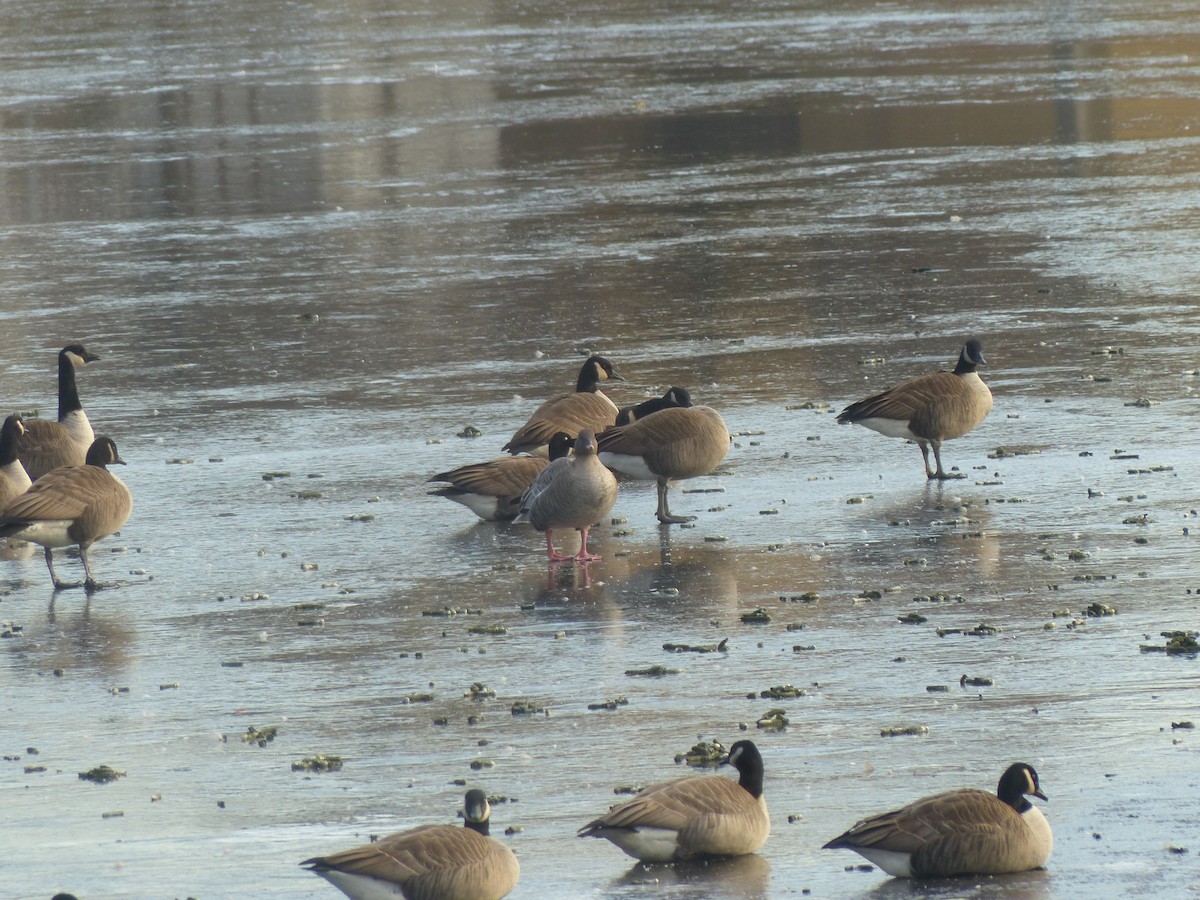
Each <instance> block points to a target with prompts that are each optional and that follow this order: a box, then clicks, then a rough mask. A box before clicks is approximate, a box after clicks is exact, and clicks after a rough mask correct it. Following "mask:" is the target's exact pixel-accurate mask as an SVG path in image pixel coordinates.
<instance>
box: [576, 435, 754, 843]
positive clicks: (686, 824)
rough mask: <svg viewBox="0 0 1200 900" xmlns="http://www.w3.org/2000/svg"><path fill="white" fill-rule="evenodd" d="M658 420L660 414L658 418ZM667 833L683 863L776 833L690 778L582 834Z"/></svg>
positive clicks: (711, 780)
mask: <svg viewBox="0 0 1200 900" xmlns="http://www.w3.org/2000/svg"><path fill="white" fill-rule="evenodd" d="M656 415H657V414H656ZM620 828H625V829H630V828H665V829H671V830H673V831H677V832H679V838H678V845H679V851H680V854H679V855H680V858H687V857H691V856H703V855H709V854H711V855H737V854H741V853H753V852H754V851H755V850H757V849H758V848H759V847H761V846H762V845H763V844H764V843H765V842H766V839H767V836H768V834H769V833H770V830H771V822H770V817H769V816H768V815H767V811H766V804H765V803H764V802H763V801H762V800H761V798H755V797H753V796H751V794H750V793H749V792H748V791H747V790H746V789H745V788H743V787H742V786H741V785H739V784H738V783H737V782H736V781H733V780H732V779H729V778H722V777H720V776H716V775H714V776H712V777H704V776H691V777H688V778H679V779H676V780H674V781H667V782H664V783H662V784H657V785H654V786H652V787H649V788H647V789H646V790H644V791H642V793H640V794H638V795H637V796H636V797H633V798H632V799H630V800H627V801H626V802H625V803H622V804H620V805H619V806H616V807H614V808H613V809H611V810H609V811H608V813H606V814H605V815H603V816H601V817H600V818H598V819H596V820H595V821H594V822H590V823H589V824H587V825H586V826H584V827H583V828H582V829H581V833H582V834H585V835H586V834H590V833H592V832H596V831H600V832H602V831H604V830H605V829H620Z"/></svg>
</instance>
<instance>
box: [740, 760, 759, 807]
mask: <svg viewBox="0 0 1200 900" xmlns="http://www.w3.org/2000/svg"><path fill="white" fill-rule="evenodd" d="M738 784H740V785H741V786H742V787H743V788H745V789H746V791H748V792H749V794H750V796H751V797H754V798H755V799H758V798H759V797H761V796H762V792H763V765H762V760H761V759H757V760H754V761H753V762H748V763H747V764H746V768H744V769H739V770H738Z"/></svg>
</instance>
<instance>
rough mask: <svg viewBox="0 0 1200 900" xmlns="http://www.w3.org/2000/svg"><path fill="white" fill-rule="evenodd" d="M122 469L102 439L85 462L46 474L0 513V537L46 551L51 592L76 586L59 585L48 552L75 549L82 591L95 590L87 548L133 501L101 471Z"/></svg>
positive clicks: (111, 527) (125, 513)
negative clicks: (80, 562) (73, 547)
mask: <svg viewBox="0 0 1200 900" xmlns="http://www.w3.org/2000/svg"><path fill="white" fill-rule="evenodd" d="M114 464H120V465H124V464H125V460H123V459H121V457H120V456H119V455H118V454H117V445H116V444H114V443H113V442H112V439H111V438H107V437H105V436H103V435H101V436H100V437H98V438H96V440H95V441H93V442H92V446H91V448H90V449H89V450H88V452H87V463H86V464H85V465H82V466H61V467H59V468H57V469H54V470H52V471H50V472H47V473H46V474H45V475H43V476H42V477H41V478H39V479H38V480H37V481H35V482H34V483H33V485H32V486H31V487H30V488H29V490H27V491H26V492H25V493H24V494H21V495H20V496H18V497H15V498H13V499H12V500H10V501H9V502H8V503H6V504H5V505H4V508H3V509H0V537H16V538H19V539H21V540H23V541H29V542H30V543H34V544H41V545H42V546H43V547H45V548H46V566H47V568H49V569H50V578H51V580H52V581H53V582H54V588H55V590H62V589H63V588H68V587H79V585H78V584H67V583H65V582H62V581H59V580H58V574H57V573H56V572H55V571H54V556H53V552H52V548H54V547H69V546H71V545H72V544H77V545H78V546H79V558H80V559H82V560H83V572H84V575H85V579H84V582H83V586H84V587H85V588H86V589H87V590H88V591H89V592H91V591H94V590H95V589H96V579H95V578H94V577H92V567H91V565H90V564H89V563H88V548H89V547H91V546H92V544H94V543H96V541H98V540H100V539H101V538H105V537H108V536H109V535H110V534H113V533H114V532H116V531H117V530H118V529H119V528H120V527H121V526H122V525H124V524H125V520H126V519H128V518H129V514H130V512H132V511H133V497H132V496H131V495H130V493H129V488H127V487H125V485H124V483H123V482H122V481H121V479H119V478H117V476H116V475H113V474H112V473H111V472H109V471H108V469H107V468H106V466H111V465H114Z"/></svg>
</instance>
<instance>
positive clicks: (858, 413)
mask: <svg viewBox="0 0 1200 900" xmlns="http://www.w3.org/2000/svg"><path fill="white" fill-rule="evenodd" d="M985 363H986V361H985V360H984V358H983V346H982V345H981V344H980V343H979V341H977V340H975V338H971V339H970V340H969V341H967V343H966V344H965V345H964V346H963V349H962V353H960V354H959V356H958V365H956V366H955V367H954V371H953V372H932V373H930V374H929V375H920V376H918V377H916V378H913V379H910V380H908V381H905V382H903V383H902V384H898V385H896V386H895V387H894V388H891V389H890V390H886V391H884V392H883V393H882V394H876V395H875V396H873V397H868V398H867V399H865V400H859V401H858V402H857V403H852V404H851V405H850V406H847V407H846V408H845V409H844V410H842V412H841V413H840V414H839V415H838V418H837V420H838V422H840V423H846V422H856V423H858V424H859V425H865V426H867V427H868V428H870V429H871V430H872V431H878V432H879V433H880V434H885V435H887V436H888V437H898V438H905V439H906V440H910V441H916V442H917V446H918V447H920V448H921V457H922V458H923V459H924V460H925V475H926V477H927V478H930V479H933V478H939V479H946V478H961V477H963V476H961V475H948V474H947V473H946V470H945V469H943V468H942V441H948V440H950V439H951V438H956V437H962V436H963V435H964V434H966V433H967V432H968V431H972V430H973V429H975V428H977V427H978V426H979V424H980V423H981V422H982V421H983V420H984V419H986V418H987V415H988V413H990V412H991V411H992V392H991V391H990V390H988V386H987V385H986V384H984V383H983V381H982V380H981V379H980V378H979V375H978V374H977V373H976V372H975V367H976V366H982V365H984V364H985ZM930 447H933V458H934V460H936V462H937V470H936V471H935V470H933V469H931V468H929V448H930Z"/></svg>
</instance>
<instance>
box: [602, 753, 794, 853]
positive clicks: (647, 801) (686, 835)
mask: <svg viewBox="0 0 1200 900" xmlns="http://www.w3.org/2000/svg"><path fill="white" fill-rule="evenodd" d="M726 764H728V765H732V766H733V767H734V768H736V769H737V770H738V774H739V776H740V777H739V779H738V780H737V781H736V782H735V781H731V780H730V779H728V778H721V777H719V776H715V775H709V776H706V775H693V776H690V777H687V778H677V779H675V780H674V781H664V782H662V783H661V784H656V785H652V786H651V787H648V788H646V789H645V790H644V791H642V792H641V793H640V794H638V795H637V796H636V797H633V798H631V799H629V800H626V801H625V802H624V803H621V804H618V805H617V806H614V807H613V808H612V809H610V810H609V811H608V812H607V813H605V814H604V815H602V816H601V817H600V818H598V819H596V820H595V821H593V822H589V823H588V824H587V825H585V826H583V828H581V829H579V836H580V837H602V838H607V839H608V840H610V841H612V842H613V843H614V844H616V845H617V846H618V847H620V848H621V849H622V850H624V851H625V852H626V853H627V854H629V855H630V856H632V857H634V858H635V859H640V860H642V861H643V862H670V861H672V860H681V859H694V858H696V857H700V856H742V855H744V854H746V853H753V852H754V851H755V850H757V849H758V848H759V847H761V846H762V845H763V844H765V843H766V841H767V836H768V835H769V834H770V833H771V819H770V816H768V815H767V801H766V799H764V797H763V760H762V755H761V754H760V753H759V752H758V748H757V747H756V746H754V743H753V741H738V742H737V743H736V744H734V745H733V746H732V747H730V748H729V756H728V757H726V759H725V760H724V761H723V762H722V765H726Z"/></svg>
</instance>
